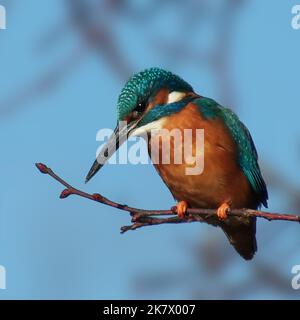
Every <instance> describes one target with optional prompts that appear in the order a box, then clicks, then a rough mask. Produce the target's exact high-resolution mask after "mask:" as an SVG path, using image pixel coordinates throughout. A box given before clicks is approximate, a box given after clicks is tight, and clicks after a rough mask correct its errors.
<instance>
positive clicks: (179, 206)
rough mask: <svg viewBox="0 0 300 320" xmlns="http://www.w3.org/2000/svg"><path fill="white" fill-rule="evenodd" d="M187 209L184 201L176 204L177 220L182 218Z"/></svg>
mask: <svg viewBox="0 0 300 320" xmlns="http://www.w3.org/2000/svg"><path fill="white" fill-rule="evenodd" d="M187 208H188V204H187V202H186V201H180V202H178V203H177V205H176V212H177V215H178V217H179V218H181V219H183V218H184V216H185V214H186V210H187Z"/></svg>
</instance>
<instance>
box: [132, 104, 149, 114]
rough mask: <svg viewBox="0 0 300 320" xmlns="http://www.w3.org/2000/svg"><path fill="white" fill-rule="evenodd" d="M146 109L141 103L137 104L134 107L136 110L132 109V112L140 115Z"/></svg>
mask: <svg viewBox="0 0 300 320" xmlns="http://www.w3.org/2000/svg"><path fill="white" fill-rule="evenodd" d="M145 109H146V104H145V103H143V102H140V103H138V105H137V106H136V108H135V109H134V111H136V112H138V113H142V112H144V111H145Z"/></svg>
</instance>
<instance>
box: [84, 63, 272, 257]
mask: <svg viewBox="0 0 300 320" xmlns="http://www.w3.org/2000/svg"><path fill="white" fill-rule="evenodd" d="M117 120H118V121H123V122H125V123H126V125H124V126H122V127H120V126H119V125H117V126H116V129H115V130H114V133H113V134H112V136H111V137H110V138H109V139H108V142H107V144H106V145H105V146H104V147H103V148H102V150H101V151H100V153H99V154H98V156H97V159H96V160H95V162H94V163H93V165H92V167H91V169H90V171H89V172H88V174H87V176H86V182H88V181H89V180H90V179H91V178H92V177H93V176H94V175H95V174H96V173H97V172H98V171H99V169H100V168H101V167H102V166H103V165H104V164H105V163H106V162H107V160H108V159H109V158H110V157H111V156H112V154H113V153H114V152H115V151H116V150H117V149H118V148H119V146H120V145H121V144H122V143H123V142H124V141H126V139H128V137H130V136H143V137H145V135H147V137H149V139H148V151H149V155H150V157H151V146H152V144H151V139H152V140H153V139H154V138H153V137H152V136H151V134H150V133H151V132H152V131H153V130H154V129H155V130H162V129H167V130H169V131H170V130H172V129H177V130H179V131H180V132H184V130H185V129H190V130H192V131H194V130H196V129H202V130H203V132H204V144H203V154H204V165H203V170H202V171H201V173H200V174H193V175H187V174H186V169H187V168H188V167H190V162H187V161H186V160H183V161H182V162H181V163H177V162H176V163H175V161H174V156H171V159H170V163H162V162H161V161H156V162H155V163H153V164H154V166H155V169H156V171H157V172H158V174H159V175H160V177H161V178H162V180H163V182H164V183H165V184H166V186H167V187H168V189H169V190H170V192H171V194H172V195H173V197H174V199H175V201H176V203H177V204H176V211H177V215H178V216H179V217H180V218H183V217H185V215H186V211H187V209H188V208H208V209H216V210H217V211H216V212H217V214H216V215H207V216H204V218H203V219H204V221H205V222H207V223H208V224H210V225H213V226H216V227H220V228H221V229H222V230H223V231H224V233H225V235H226V237H227V238H228V240H229V242H230V244H231V245H232V246H233V247H234V248H235V250H236V251H237V252H238V253H239V254H240V256H241V257H243V258H244V259H245V260H251V259H252V258H253V256H254V254H255V253H256V251H257V242H256V218H255V217H245V216H242V217H237V216H231V215H230V214H228V212H230V209H235V208H250V209H254V210H256V209H258V208H260V207H261V206H264V207H266V208H267V207H268V191H267V187H266V183H265V181H264V179H263V176H262V173H261V170H260V167H259V163H258V153H257V150H256V147H255V145H254V142H253V139H252V137H251V134H250V132H249V130H248V129H247V127H246V126H245V125H244V124H243V123H242V122H241V120H240V119H239V118H238V116H237V115H236V114H235V113H234V112H233V111H232V110H231V109H229V108H227V107H224V106H222V105H220V104H219V103H218V102H216V101H215V100H213V99H211V98H208V97H205V96H202V95H200V94H198V93H196V92H195V91H194V89H193V87H192V86H191V85H190V84H189V83H187V82H186V81H185V80H183V79H182V78H181V77H180V76H178V75H176V74H174V73H172V72H171V71H168V70H164V69H161V68H157V67H151V68H148V69H145V70H143V71H141V72H139V73H136V74H134V75H133V76H132V77H131V78H130V79H129V80H128V81H127V82H126V84H125V85H124V87H123V89H122V90H121V93H120V95H119V98H118V102H117ZM155 130H154V131H155ZM163 138H164V136H162V137H161V139H162V140H163ZM189 143H191V144H192V145H191V148H192V150H193V152H196V151H197V150H195V149H196V148H197V145H195V141H194V140H193V139H192V140H190V142H189ZM113 145H115V146H113ZM181 147H182V145H181V146H180V147H179V148H181ZM170 148H171V149H173V151H175V152H176V151H179V149H178V147H176V148H177V149H176V150H174V148H175V144H174V141H173V143H171V144H170ZM171 151H172V150H171ZM162 153H163V150H162V145H159V148H158V156H159V157H161V156H163V154H162ZM171 154H172V152H171ZM199 154H200V153H199ZM156 156H157V154H156Z"/></svg>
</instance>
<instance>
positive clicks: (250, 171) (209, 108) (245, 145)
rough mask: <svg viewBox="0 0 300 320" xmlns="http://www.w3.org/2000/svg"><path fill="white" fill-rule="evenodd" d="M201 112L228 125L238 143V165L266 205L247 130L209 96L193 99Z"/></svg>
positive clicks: (264, 190) (253, 148) (252, 146)
mask: <svg viewBox="0 0 300 320" xmlns="http://www.w3.org/2000/svg"><path fill="white" fill-rule="evenodd" d="M195 104H197V106H198V107H199V109H200V111H201V113H202V114H203V116H205V117H206V118H215V117H221V118H222V119H223V120H224V122H225V124H226V126H227V127H228V129H229V131H230V133H231V135H232V137H233V138H234V140H235V142H236V143H237V145H238V151H239V159H238V161H239V165H240V167H241V168H242V170H243V172H244V174H245V176H246V177H247V179H248V181H249V182H250V184H251V186H252V188H253V190H254V191H255V193H256V194H257V195H258V197H259V200H260V201H261V203H262V204H263V205H264V206H265V207H266V208H267V207H268V202H267V200H268V191H267V187H266V184H265V182H264V179H263V177H262V174H261V172H260V168H259V165H258V155H257V151H256V148H255V145H254V142H253V140H252V137H251V135H250V132H249V130H248V129H247V128H246V126H245V125H244V124H243V123H242V122H241V121H240V120H239V118H238V117H237V115H236V114H235V113H234V112H232V111H231V110H230V109H228V108H224V107H222V106H221V105H219V104H218V103H217V102H216V101H214V100H212V99H209V98H199V99H197V100H196V101H195Z"/></svg>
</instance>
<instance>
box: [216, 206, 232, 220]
mask: <svg viewBox="0 0 300 320" xmlns="http://www.w3.org/2000/svg"><path fill="white" fill-rule="evenodd" d="M229 209H230V206H229V204H228V203H226V202H225V203H222V204H221V205H220V207H219V208H218V210H217V216H218V218H219V219H220V220H225V219H227V217H228V215H227V212H228V211H229Z"/></svg>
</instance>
